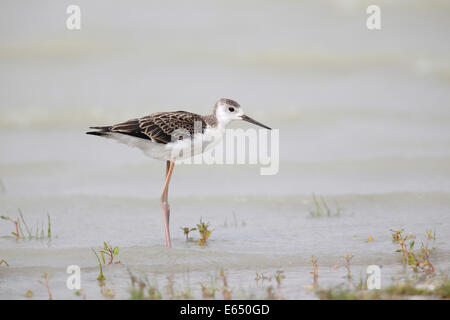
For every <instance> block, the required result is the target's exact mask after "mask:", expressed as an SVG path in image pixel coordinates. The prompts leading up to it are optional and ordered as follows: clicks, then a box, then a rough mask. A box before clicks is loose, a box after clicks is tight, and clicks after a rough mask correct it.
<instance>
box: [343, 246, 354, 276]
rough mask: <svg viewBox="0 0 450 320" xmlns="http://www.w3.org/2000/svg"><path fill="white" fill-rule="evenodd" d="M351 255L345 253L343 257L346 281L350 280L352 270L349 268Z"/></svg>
mask: <svg viewBox="0 0 450 320" xmlns="http://www.w3.org/2000/svg"><path fill="white" fill-rule="evenodd" d="M353 257H354V256H353V255H352V254H351V253H346V254H345V256H344V259H345V269H346V270H347V279H348V280H350V279H351V278H352V270H351V268H350V262H351V260H352V259H353Z"/></svg>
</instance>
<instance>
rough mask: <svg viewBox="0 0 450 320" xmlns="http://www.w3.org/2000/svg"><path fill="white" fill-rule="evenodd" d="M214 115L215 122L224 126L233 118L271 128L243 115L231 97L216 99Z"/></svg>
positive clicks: (240, 108)
mask: <svg viewBox="0 0 450 320" xmlns="http://www.w3.org/2000/svg"><path fill="white" fill-rule="evenodd" d="M214 115H215V116H216V118H217V122H218V123H219V124H220V125H223V126H224V127H225V126H226V125H227V124H228V123H230V122H231V121H233V120H244V121H247V122H250V123H253V124H256V125H257V126H260V127H263V128H265V129H269V130H272V129H271V128H269V127H268V126H265V125H263V124H262V123H260V122H258V121H256V120H254V119H252V118H250V117H249V116H247V115H245V114H244V111H243V110H242V107H241V106H240V105H239V103H237V102H236V101H234V100H231V99H220V100H219V101H217V102H216V105H215V106H214Z"/></svg>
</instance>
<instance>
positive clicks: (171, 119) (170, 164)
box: [86, 99, 271, 248]
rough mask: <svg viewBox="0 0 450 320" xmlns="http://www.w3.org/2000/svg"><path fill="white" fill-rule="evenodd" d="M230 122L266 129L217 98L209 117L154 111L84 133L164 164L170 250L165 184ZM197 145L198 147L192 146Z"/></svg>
mask: <svg viewBox="0 0 450 320" xmlns="http://www.w3.org/2000/svg"><path fill="white" fill-rule="evenodd" d="M233 120H244V121H247V122H250V123H253V124H256V125H258V126H260V127H263V128H266V129H269V130H271V129H270V128H269V127H267V126H265V125H263V124H262V123H259V122H258V121H256V120H253V119H252V118H250V117H248V116H246V115H245V114H244V112H243V111H242V108H241V106H240V105H239V104H238V103H237V102H236V101H233V100H231V99H220V100H219V101H217V102H216V104H215V105H214V110H213V113H212V114H211V115H206V116H202V115H198V114H195V113H190V112H186V111H174V112H157V113H153V114H151V115H148V116H145V117H142V118H138V119H131V120H128V121H126V122H122V123H119V124H116V125H113V126H103V127H90V128H91V129H96V130H97V131H89V132H86V133H87V134H91V135H96V136H101V137H106V138H111V139H114V140H116V141H118V142H121V143H124V144H126V145H128V146H131V147H137V148H139V149H141V150H142V151H143V152H144V153H145V154H146V155H148V156H150V157H152V158H155V159H158V160H163V161H166V179H165V183H164V188H163V192H162V195H161V208H162V212H163V218H164V232H165V238H166V245H167V247H169V248H170V247H172V244H171V241H170V232H169V216H170V207H169V202H168V196H169V183H170V178H171V176H172V172H173V168H174V166H175V162H176V160H179V159H184V158H186V157H193V156H195V155H196V154H199V153H203V152H205V151H206V150H208V149H210V148H211V147H212V146H214V145H215V144H217V143H218V142H219V141H220V139H221V138H222V136H223V135H224V133H225V128H226V126H227V125H228V124H229V123H230V122H231V121H233ZM196 146H199V147H196Z"/></svg>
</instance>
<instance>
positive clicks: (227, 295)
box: [219, 269, 233, 300]
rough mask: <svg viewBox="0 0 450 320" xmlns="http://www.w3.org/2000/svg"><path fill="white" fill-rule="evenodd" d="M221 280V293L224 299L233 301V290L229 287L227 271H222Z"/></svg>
mask: <svg viewBox="0 0 450 320" xmlns="http://www.w3.org/2000/svg"><path fill="white" fill-rule="evenodd" d="M219 278H220V279H222V287H221V291H222V296H223V299H224V300H231V299H232V293H233V289H231V288H230V287H229V285H228V278H227V275H226V273H225V271H224V270H223V269H222V270H220V273H219Z"/></svg>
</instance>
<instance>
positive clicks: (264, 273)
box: [255, 271, 272, 284]
mask: <svg viewBox="0 0 450 320" xmlns="http://www.w3.org/2000/svg"><path fill="white" fill-rule="evenodd" d="M255 281H256V284H258V282H259V281H261V284H264V281H268V282H270V281H272V277H271V276H268V275H267V271H262V272H261V273H259V272H258V271H257V272H256V277H255Z"/></svg>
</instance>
